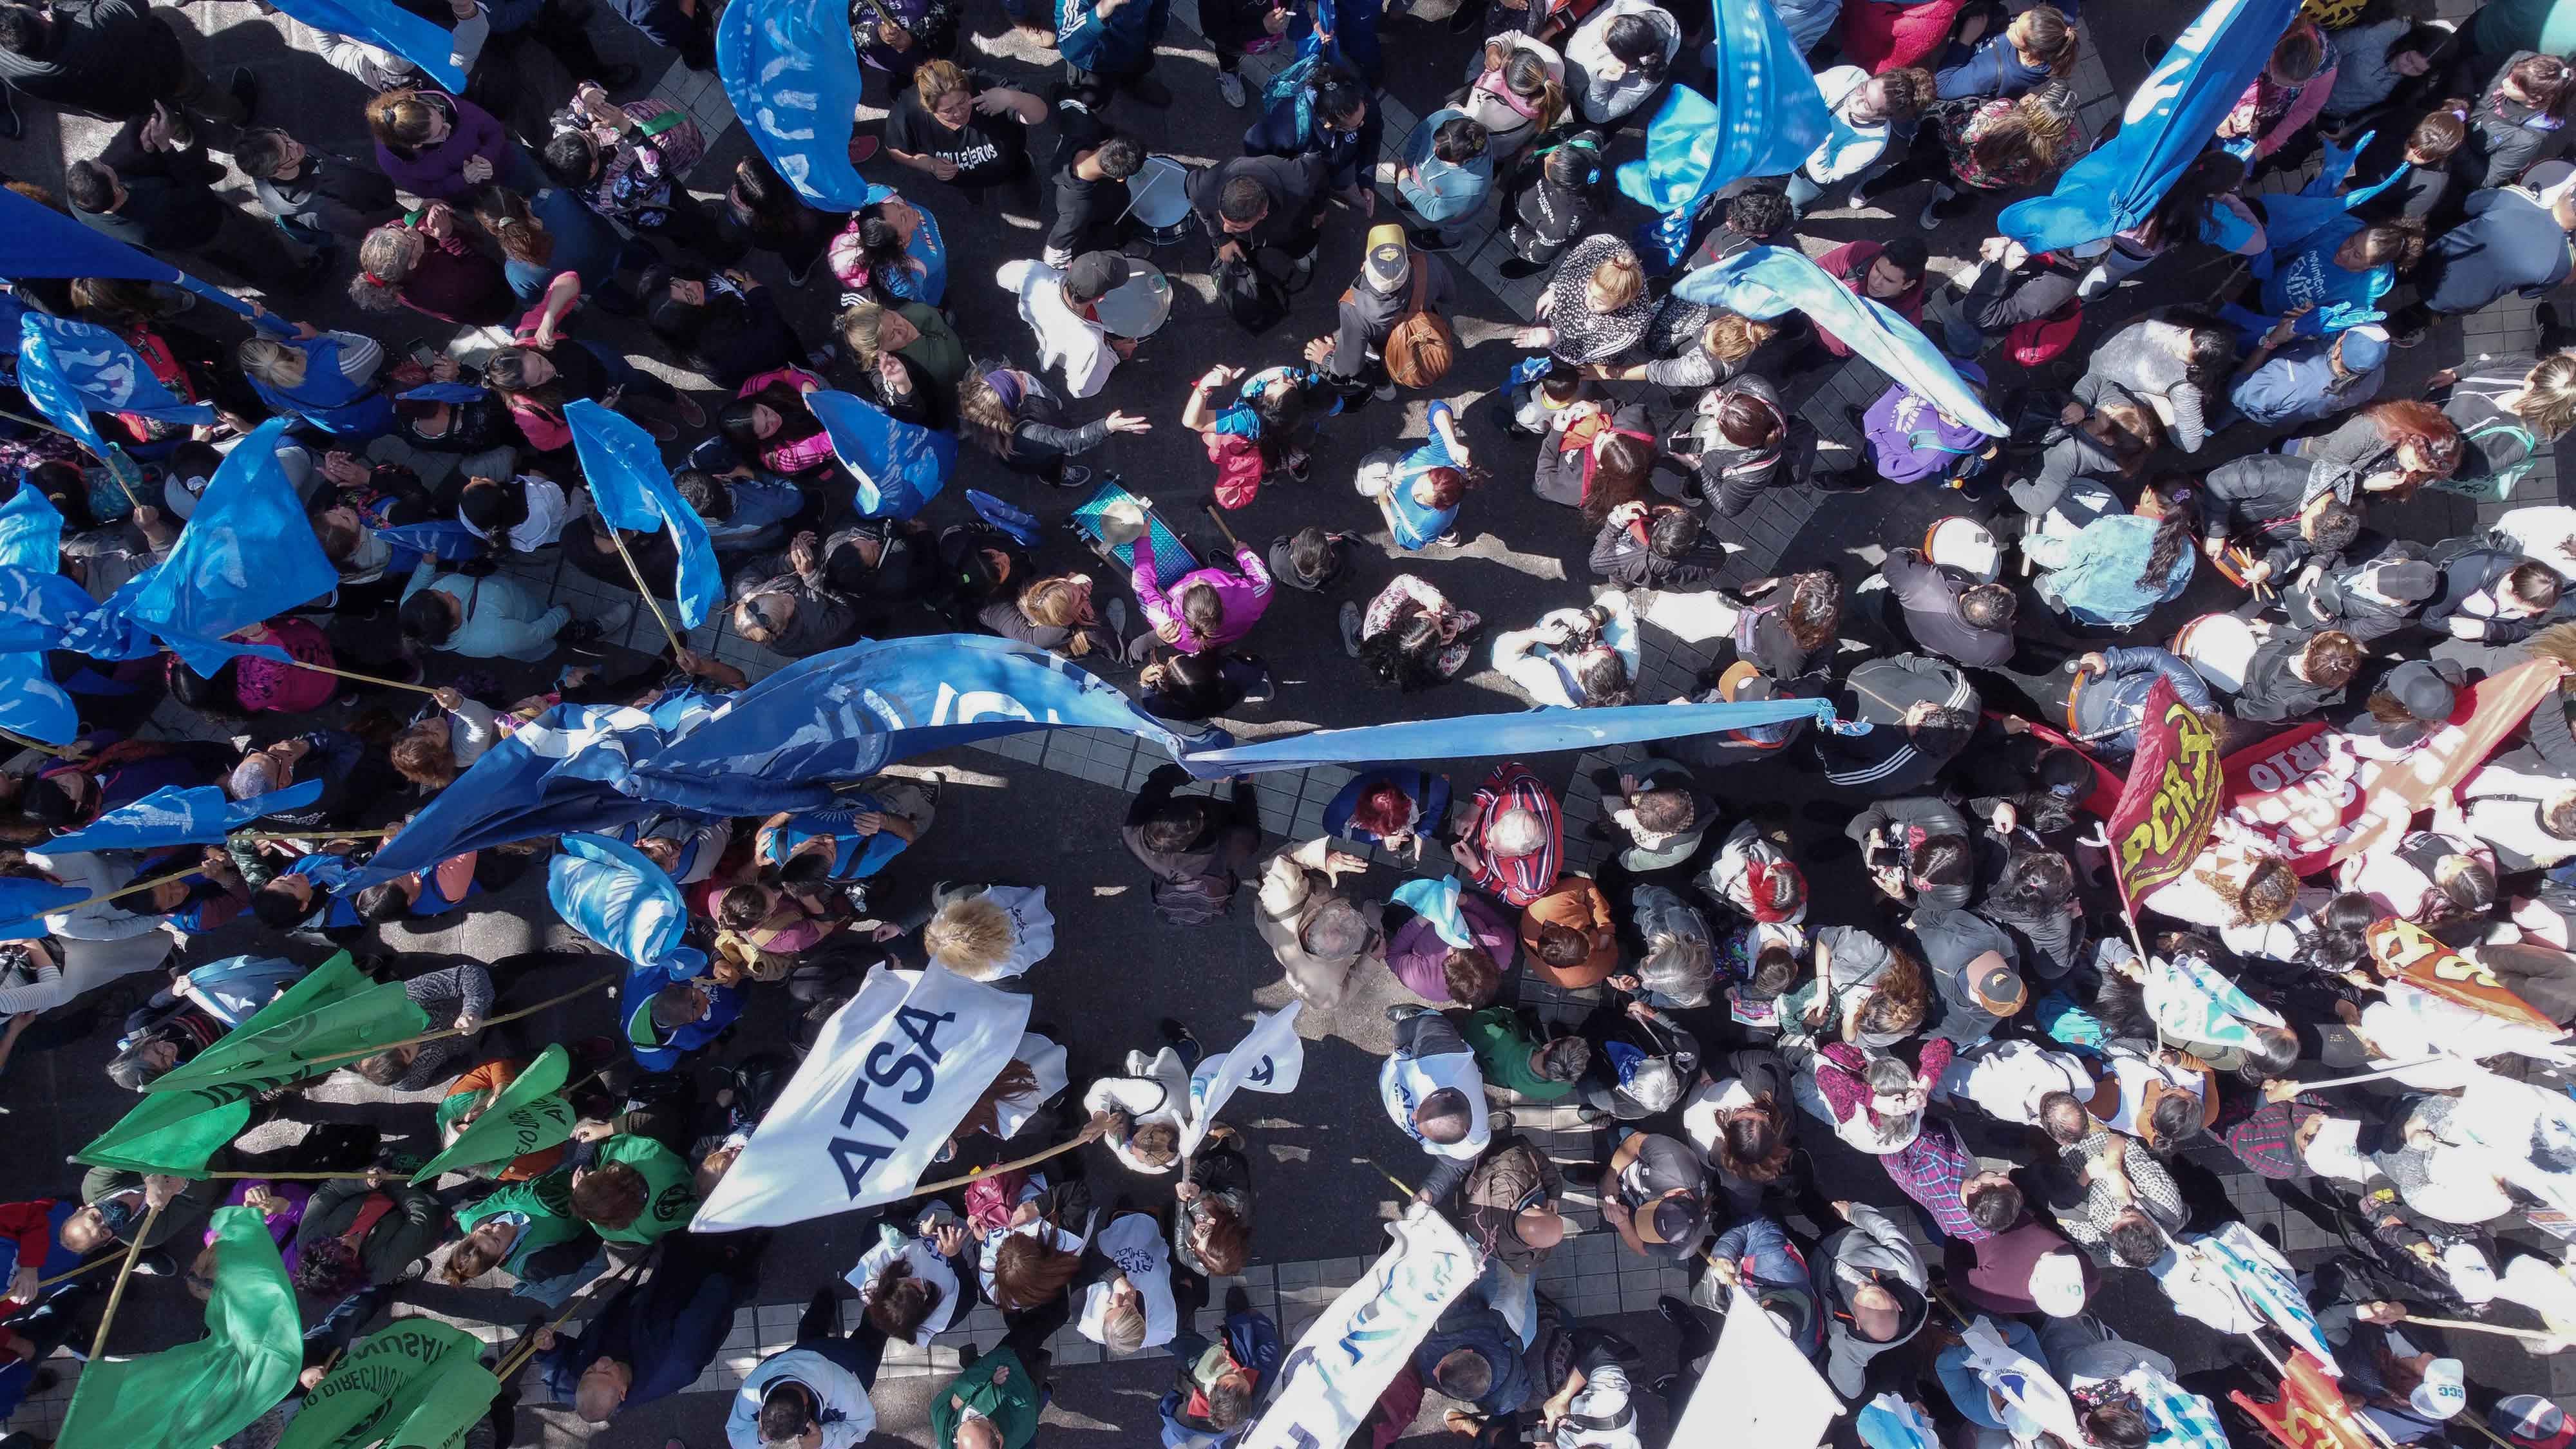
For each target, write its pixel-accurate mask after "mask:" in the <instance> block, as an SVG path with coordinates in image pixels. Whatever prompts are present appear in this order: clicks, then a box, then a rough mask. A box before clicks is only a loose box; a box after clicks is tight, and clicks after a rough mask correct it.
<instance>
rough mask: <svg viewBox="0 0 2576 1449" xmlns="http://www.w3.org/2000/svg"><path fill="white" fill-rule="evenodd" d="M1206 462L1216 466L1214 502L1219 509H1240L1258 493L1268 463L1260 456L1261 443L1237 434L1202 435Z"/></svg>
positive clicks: (1255, 439)
mask: <svg viewBox="0 0 2576 1449" xmlns="http://www.w3.org/2000/svg"><path fill="white" fill-rule="evenodd" d="M1206 443H1207V455H1208V461H1209V462H1211V463H1214V464H1215V465H1216V501H1217V506H1218V507H1220V508H1241V507H1243V506H1245V505H1246V504H1248V503H1250V502H1251V501H1252V500H1253V498H1254V496H1255V495H1257V494H1259V493H1260V492H1261V480H1262V478H1263V476H1264V475H1265V474H1267V473H1268V472H1269V471H1270V464H1269V462H1268V461H1267V460H1265V459H1264V458H1263V457H1262V456H1261V442H1260V440H1259V439H1257V438H1248V437H1245V436H1244V435H1243V434H1241V433H1209V434H1207V435H1206Z"/></svg>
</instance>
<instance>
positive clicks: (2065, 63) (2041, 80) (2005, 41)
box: [1935, 5, 2084, 101]
mask: <svg viewBox="0 0 2576 1449" xmlns="http://www.w3.org/2000/svg"><path fill="white" fill-rule="evenodd" d="M1950 53H1951V56H1952V60H1951V62H1950V63H1949V64H1947V65H1944V66H1943V67H1942V68H1941V70H1940V73H1939V75H1938V76H1937V77H1936V82H1935V83H1936V84H1937V86H1938V87H1939V90H1940V98H1941V99H1942V100H1945V101H1956V100H1966V99H1968V98H1970V97H1975V96H2001V97H2003V98H2005V99H2006V100H2010V99H2013V98H2015V97H2018V96H2022V95H2026V94H2028V93H2029V92H2030V91H2031V89H2032V88H2034V87H2036V86H2042V85H2046V84H2047V83H2048V82H2050V81H2052V80H2065V79H2066V78H2067V77H2069V76H2071V75H2073V74H2074V73H2075V62H2076V60H2077V59H2078V58H2079V57H2081V56H2082V55H2083V54H2084V40H2083V37H2081V36H2079V35H2078V34H2076V32H2075V26H2074V24H2073V22H2071V21H2069V20H2068V19H2067V18H2066V15H2065V12H2063V11H2061V10H2059V9H2058V8H2057V7H2056V6H2054V5H2034V6H2032V7H2030V8H2029V9H2028V10H2025V11H2023V12H2022V13H2021V14H2019V15H2016V16H2014V17H2013V21H2012V24H2010V25H2007V26H2005V27H2004V32H2003V34H2001V35H1997V36H1993V37H1990V38H1989V39H1988V40H1987V41H1986V42H1985V44H1983V45H1980V46H1978V47H1977V48H1976V50H1975V51H1973V52H1970V51H1968V50H1967V49H1966V48H1965V47H1962V46H1955V45H1954V46H1952V47H1951V51H1950Z"/></svg>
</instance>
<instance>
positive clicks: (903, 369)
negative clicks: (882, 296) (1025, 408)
mask: <svg viewBox="0 0 2576 1449" xmlns="http://www.w3.org/2000/svg"><path fill="white" fill-rule="evenodd" d="M840 332H841V343H842V345H843V346H845V347H847V348H849V350H850V356H851V358H852V360H854V361H855V362H857V363H858V365H859V367H860V368H861V369H862V370H863V371H864V372H865V373H866V375H867V376H868V379H869V383H870V385H871V387H872V388H873V390H874V391H875V393H876V402H877V404H878V405H879V406H881V407H883V408H884V409H885V410H886V411H887V412H889V413H892V414H894V415H895V416H897V417H899V418H903V419H905V420H906V421H908V422H916V423H919V424H921V425H922V426H923V427H929V428H939V429H942V430H946V429H948V428H951V427H953V426H954V425H955V423H956V420H957V393H958V389H959V387H960V386H961V385H963V384H964V382H965V380H966V376H967V374H968V373H970V372H972V371H973V370H974V366H973V359H972V358H970V357H968V356H967V353H966V344H965V343H964V342H963V341H961V340H960V339H959V338H958V336H957V329H956V328H954V327H951V326H949V325H948V319H947V318H946V317H944V316H942V315H941V314H940V311H939V309H938V308H936V307H931V306H926V305H924V304H922V303H920V302H898V303H896V304H895V305H893V306H891V307H889V306H887V305H885V304H884V303H881V302H878V301H877V300H875V299H874V298H862V299H860V300H859V301H857V302H854V303H852V304H850V306H849V308H848V310H846V311H844V312H842V313H841V320H840Z"/></svg>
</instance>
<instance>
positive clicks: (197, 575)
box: [106, 418, 340, 674]
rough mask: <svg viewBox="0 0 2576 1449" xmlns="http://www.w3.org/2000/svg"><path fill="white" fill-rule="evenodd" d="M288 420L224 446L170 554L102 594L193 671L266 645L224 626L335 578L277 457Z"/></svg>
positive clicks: (300, 600) (298, 599) (330, 585)
mask: <svg viewBox="0 0 2576 1449" xmlns="http://www.w3.org/2000/svg"><path fill="white" fill-rule="evenodd" d="M289 421H291V420H290V419H287V418H271V419H269V420H268V421H267V422H264V423H262V424H260V425H259V426H258V427H256V428H254V429H252V430H251V433H250V436H248V437H246V438H243V439H242V440H241V442H240V443H239V444H238V445H237V446H235V447H234V449H233V450H232V452H230V453H228V454H226V455H225V457H224V464H223V466H222V467H220V468H218V469H216V470H215V476H214V477H213V478H212V479H211V480H209V481H208V482H207V484H206V494H205V497H204V498H203V499H201V500H199V501H198V504H197V512H196V515H195V516H194V517H192V518H190V519H189V520H188V525H187V527H186V528H184V529H182V530H181V531H180V534H179V542H178V546H177V547H175V548H173V549H171V550H170V556H169V557H168V558H166V559H163V560H162V561H161V562H160V563H159V564H158V565H156V566H154V567H153V568H152V569H151V570H149V571H147V572H145V573H143V574H142V575H140V576H138V577H136V578H134V579H133V580H131V581H129V582H128V583H127V584H126V585H125V586H124V587H123V588H121V589H118V590H117V591H116V592H115V594H113V595H112V596H110V597H109V599H108V601H107V604H106V608H107V610H108V612H110V613H114V614H120V615H122V616H123V617H125V618H129V619H132V620H134V621H135V622H137V623H139V624H141V625H143V626H144V627H145V628H148V629H150V630H151V631H152V632H153V633H154V634H156V635H158V636H160V638H161V640H162V641H163V642H164V643H166V644H168V645H169V646H170V649H171V652H173V653H175V654H177V655H178V656H179V657H180V659H182V660H184V661H185V662H186V663H187V665H188V667H189V668H191V669H194V670H196V671H197V672H198V673H199V674H212V673H214V672H215V671H216V670H217V669H220V668H222V667H223V664H224V661H225V660H227V659H231V658H233V657H234V656H236V655H239V654H242V653H246V652H252V651H254V650H255V649H259V648H261V647H263V646H251V645H239V644H229V645H228V644H225V643H223V642H221V641H222V640H223V637H224V636H225V635H227V634H229V633H231V632H233V631H234V630H235V629H241V628H246V627H248V626H250V625H252V624H256V623H258V622H260V621H261V620H263V619H268V618H272V617H274V616H276V615H279V614H283V613H285V612H287V611H288V610H290V609H295V608H299V607H301V606H303V605H305V604H309V603H311V602H313V601H314V600H315V599H318V598H321V597H322V596H323V595H324V594H327V593H329V592H331V591H332V590H333V589H336V588H338V587H339V586H340V572H339V570H337V569H335V568H333V567H332V566H331V560H330V559H329V558H328V557H327V556H325V555H324V554H323V552H322V544H321V541H320V540H319V539H316V538H315V537H314V536H313V525H312V524H310V523H309V522H307V521H306V520H305V516H304V500H303V499H301V498H299V497H297V496H296V493H295V485H293V484H291V483H289V482H287V481H286V472H285V470H284V469H282V468H280V467H279V466H278V464H277V440H278V436H279V435H280V434H281V433H283V432H285V431H286V425H287V423H288V422H289ZM281 657H282V656H281Z"/></svg>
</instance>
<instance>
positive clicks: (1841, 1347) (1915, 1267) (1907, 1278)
mask: <svg viewBox="0 0 2576 1449" xmlns="http://www.w3.org/2000/svg"><path fill="white" fill-rule="evenodd" d="M1814 1274H1815V1281H1816V1296H1817V1297H1818V1298H1819V1299H1822V1300H1823V1302H1824V1306H1825V1312H1826V1315H1827V1316H1826V1322H1825V1377H1826V1378H1827V1379H1828V1380H1830V1381H1831V1382H1832V1384H1833V1386H1834V1392H1836V1393H1838V1394H1840V1395H1842V1396H1843V1397H1844V1398H1845V1399H1854V1400H1856V1399H1858V1398H1859V1397H1860V1392H1861V1380H1862V1376H1863V1375H1864V1374H1865V1373H1867V1372H1868V1369H1869V1362H1870V1360H1871V1359H1874V1358H1876V1357H1878V1356H1879V1355H1880V1354H1882V1353H1885V1352H1887V1351H1888V1350H1889V1349H1892V1348H1895V1347H1896V1346H1897V1345H1899V1344H1902V1343H1904V1342H1906V1341H1908V1340H1909V1339H1911V1338H1913V1337H1914V1335H1916V1334H1918V1333H1920V1332H1922V1331H1923V1322H1924V1319H1925V1318H1926V1317H1927V1316H1928V1313H1929V1300H1928V1299H1927V1298H1926V1296H1925V1286H1926V1285H1927V1284H1928V1283H1929V1282H1930V1281H1931V1275H1930V1273H1929V1271H1928V1270H1927V1269H1926V1268H1925V1267H1924V1264H1923V1255H1922V1254H1921V1253H1918V1252H1916V1251H1915V1250H1914V1242H1913V1240H1912V1239H1910V1238H1908V1237H1906V1236H1905V1229H1903V1228H1901V1227H1898V1226H1897V1225H1896V1223H1895V1221H1894V1220H1893V1219H1891V1218H1889V1217H1888V1216H1887V1214H1885V1213H1882V1212H1880V1211H1879V1210H1878V1209H1876V1208H1874V1207H1870V1206H1868V1205H1867V1204H1865V1203H1853V1204H1852V1205H1851V1226H1850V1227H1847V1228H1845V1229H1843V1230H1842V1231H1841V1232H1838V1233H1832V1234H1829V1235H1827V1237H1826V1238H1825V1240H1824V1241H1823V1242H1821V1243H1819V1244H1817V1245H1816V1256H1815V1261H1814ZM1872 1283H1875V1284H1877V1285H1879V1286H1880V1287H1882V1288H1885V1289H1887V1290H1888V1291H1890V1292H1892V1293H1894V1294H1895V1295H1896V1299H1897V1303H1898V1305H1899V1317H1898V1328H1897V1334H1896V1337H1894V1338H1892V1339H1890V1340H1888V1341H1887V1342H1885V1343H1872V1342H1870V1341H1869V1340H1868V1339H1865V1338H1863V1337H1861V1336H1860V1335H1859V1333H1857V1332H1856V1331H1855V1330H1854V1329H1853V1327H1852V1323H1851V1318H1850V1314H1851V1300H1852V1295H1853V1294H1855V1293H1857V1292H1859V1291H1860V1290H1861V1289H1863V1288H1865V1287H1868V1286H1869V1285H1870V1284H1872Z"/></svg>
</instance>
